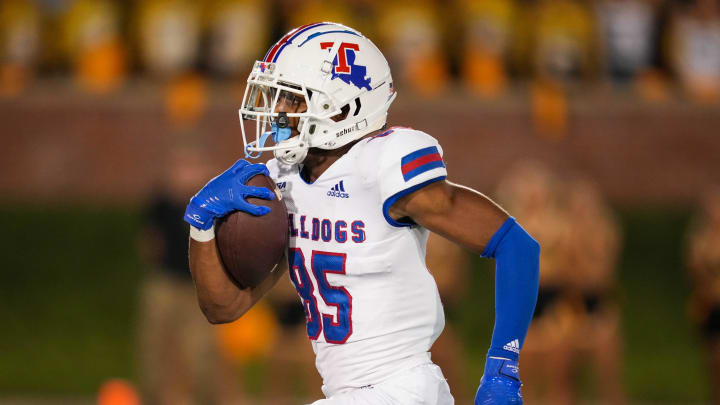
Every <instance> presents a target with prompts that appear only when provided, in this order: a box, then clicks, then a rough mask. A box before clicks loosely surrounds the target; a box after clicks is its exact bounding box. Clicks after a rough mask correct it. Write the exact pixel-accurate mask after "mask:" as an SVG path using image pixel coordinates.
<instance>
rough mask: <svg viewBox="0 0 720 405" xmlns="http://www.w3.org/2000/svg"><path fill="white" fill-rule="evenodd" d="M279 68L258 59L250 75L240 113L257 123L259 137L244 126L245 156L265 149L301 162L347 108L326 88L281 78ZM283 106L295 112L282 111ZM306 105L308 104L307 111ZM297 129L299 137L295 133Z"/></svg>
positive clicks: (281, 158)
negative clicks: (269, 140)
mask: <svg viewBox="0 0 720 405" xmlns="http://www.w3.org/2000/svg"><path fill="white" fill-rule="evenodd" d="M275 70H276V69H275V65H274V64H272V63H266V62H256V63H255V69H253V72H252V73H251V74H250V77H249V78H248V85H247V87H246V88H245V94H244V96H243V103H242V107H241V109H240V111H239V114H240V119H241V122H244V121H246V120H250V121H255V123H256V125H255V140H254V141H250V142H248V139H247V138H248V136H247V134H246V131H245V126H244V125H241V128H242V134H243V142H244V143H245V145H246V146H245V157H247V158H256V157H258V156H259V155H260V153H262V152H264V151H273V153H274V154H275V157H276V158H277V159H278V160H281V161H282V162H284V163H286V164H294V163H299V162H302V160H303V159H304V158H305V156H306V155H307V150H308V149H309V148H311V147H320V146H321V145H320V144H322V143H324V142H318V140H320V138H324V137H321V136H319V135H318V134H319V133H320V132H321V131H322V132H324V133H325V134H328V133H329V131H328V129H327V128H326V127H328V126H331V127H332V126H335V121H333V118H335V117H338V116H342V115H343V112H344V110H343V108H342V107H339V106H338V103H337V102H336V101H335V100H334V99H333V98H332V97H331V96H329V95H328V94H325V93H324V92H322V91H319V90H316V89H309V88H307V87H306V86H305V85H304V84H303V83H295V82H292V81H288V80H279V78H278V77H277V76H276V75H274V74H273V72H274V71H275ZM281 105H282V106H284V107H283V109H287V107H291V108H292V109H293V111H282V112H280V111H278V109H279V108H278V107H279V106H281ZM302 105H305V110H304V111H302V109H301V106H302ZM346 110H347V109H346ZM284 121H286V122H284ZM293 124H295V125H293ZM293 130H294V131H295V133H297V135H296V136H292V132H293ZM268 139H272V140H273V142H274V145H269V146H265V143H266V142H267V140H268ZM326 149H332V148H326Z"/></svg>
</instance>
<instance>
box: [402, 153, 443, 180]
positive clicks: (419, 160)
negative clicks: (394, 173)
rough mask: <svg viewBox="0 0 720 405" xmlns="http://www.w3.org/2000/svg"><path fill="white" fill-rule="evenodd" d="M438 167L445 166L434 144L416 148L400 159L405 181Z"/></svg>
mask: <svg viewBox="0 0 720 405" xmlns="http://www.w3.org/2000/svg"><path fill="white" fill-rule="evenodd" d="M438 167H445V163H443V160H442V156H440V152H439V151H438V149H437V147H435V146H428V147H427V148H422V149H419V150H416V151H415V152H412V153H409V154H407V155H405V156H403V158H402V160H401V161H400V170H401V171H402V175H403V179H404V180H405V181H410V179H412V178H413V177H416V176H419V175H421V174H423V173H425V172H427V171H429V170H432V169H436V168H438Z"/></svg>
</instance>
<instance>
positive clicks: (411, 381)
mask: <svg viewBox="0 0 720 405" xmlns="http://www.w3.org/2000/svg"><path fill="white" fill-rule="evenodd" d="M454 404H455V400H454V399H453V397H452V395H451V394H450V387H448V384H447V381H446V380H445V377H444V376H443V374H442V371H441V370H440V367H438V366H436V365H435V364H432V363H430V364H423V365H421V366H417V367H413V368H411V369H409V370H407V371H404V372H401V373H398V374H395V375H393V376H392V377H390V378H388V379H387V380H385V381H383V382H381V383H379V384H376V385H371V386H368V387H363V388H357V389H354V390H352V391H349V392H344V393H342V394H337V395H334V396H332V397H330V398H327V399H321V400H319V401H315V402H313V403H312V405H454Z"/></svg>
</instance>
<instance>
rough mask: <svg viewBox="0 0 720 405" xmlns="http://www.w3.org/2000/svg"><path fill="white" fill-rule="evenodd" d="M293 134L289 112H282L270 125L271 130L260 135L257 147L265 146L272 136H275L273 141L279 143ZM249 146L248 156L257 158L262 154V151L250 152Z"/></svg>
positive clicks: (246, 151)
mask: <svg viewBox="0 0 720 405" xmlns="http://www.w3.org/2000/svg"><path fill="white" fill-rule="evenodd" d="M291 135H292V130H291V129H290V120H289V119H288V116H287V113H284V112H281V113H279V114H278V118H277V120H276V121H274V122H273V123H272V124H271V125H270V131H267V132H263V133H262V135H260V139H259V140H258V144H257V145H255V147H256V148H258V149H260V148H262V147H264V146H265V142H267V140H268V138H269V137H271V136H272V138H273V141H274V142H275V144H276V145H277V144H278V143H280V142H282V141H285V140H288V139H290V136H291ZM249 147H250V145H248V146H247V147H246V148H245V157H246V158H250V159H257V158H258V157H260V154H262V152H261V151H255V152H250V151H249V150H248V149H247V148H249Z"/></svg>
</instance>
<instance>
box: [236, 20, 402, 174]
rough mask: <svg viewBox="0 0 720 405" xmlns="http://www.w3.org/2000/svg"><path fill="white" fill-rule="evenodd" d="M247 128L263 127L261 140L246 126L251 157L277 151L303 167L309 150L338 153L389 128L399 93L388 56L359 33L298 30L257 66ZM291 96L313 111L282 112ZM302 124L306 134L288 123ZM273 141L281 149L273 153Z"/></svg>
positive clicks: (247, 98)
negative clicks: (294, 120)
mask: <svg viewBox="0 0 720 405" xmlns="http://www.w3.org/2000/svg"><path fill="white" fill-rule="evenodd" d="M247 83H248V84H247V87H246V88H245V94H244V96H243V102H242V107H241V108H240V111H239V114H240V121H241V124H243V121H244V120H255V122H256V127H255V140H253V141H251V142H248V136H247V134H246V133H245V126H244V125H241V127H242V134H243V142H244V144H245V153H246V157H252V158H254V157H258V156H259V155H260V153H262V152H263V151H270V150H271V151H273V153H274V154H275V157H276V158H277V159H278V160H280V161H281V162H284V163H287V164H295V163H300V162H302V161H303V159H305V156H306V155H307V151H308V149H309V148H321V149H336V148H339V147H341V146H344V145H347V144H348V143H349V142H352V141H354V140H356V139H359V138H361V137H362V136H364V135H367V134H368V133H371V132H373V131H376V130H378V129H380V128H382V127H383V126H384V125H385V121H386V119H387V111H388V108H390V104H392V102H393V100H395V96H396V93H395V91H394V89H393V83H392V77H391V75H390V67H389V66H388V63H387V60H385V57H384V56H383V54H382V53H381V52H380V50H379V49H378V48H377V47H376V46H375V45H374V44H373V43H372V42H370V40H369V39H367V38H365V37H364V36H363V35H362V34H361V33H359V32H358V31H356V30H354V29H352V28H349V27H346V26H344V25H340V24H336V23H331V22H321V23H314V24H308V25H303V26H302V27H298V28H295V29H294V30H292V31H290V32H289V33H288V34H287V35H285V36H284V37H283V38H282V39H281V40H280V41H278V42H277V43H276V44H275V45H274V46H273V47H271V48H270V50H269V51H268V53H267V55H265V58H264V59H263V60H262V61H257V62H255V64H254V66H253V70H252V72H251V73H250V76H249V77H248V80H247ZM281 97H283V98H285V99H287V98H294V99H295V100H296V101H297V100H299V97H303V98H304V101H305V103H306V104H307V110H306V111H304V112H298V113H292V112H288V113H277V112H275V109H276V105H277V104H278V100H279V99H280V98H281ZM292 118H297V120H298V124H297V130H298V131H299V135H297V136H294V137H293V136H291V129H290V128H288V123H289V121H290V120H291V119H292ZM268 138H273V141H274V143H275V144H274V145H272V146H265V142H266V141H267V139H268Z"/></svg>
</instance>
